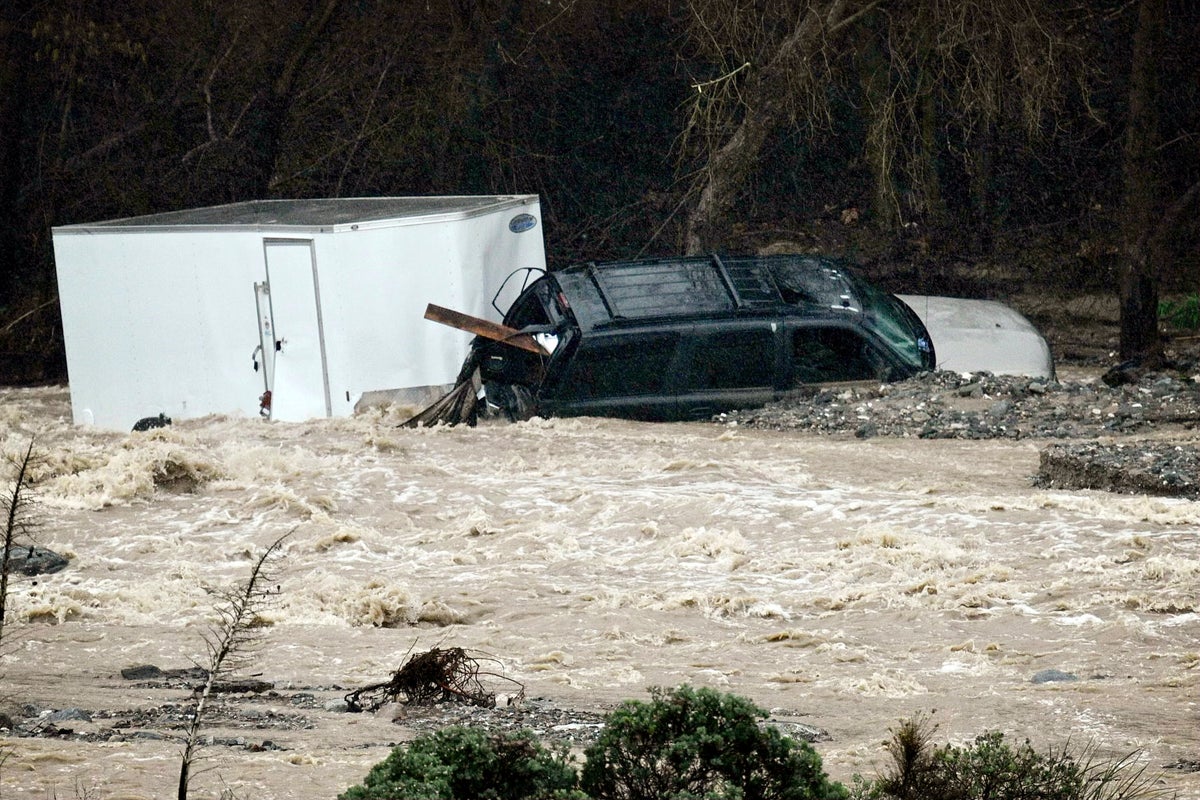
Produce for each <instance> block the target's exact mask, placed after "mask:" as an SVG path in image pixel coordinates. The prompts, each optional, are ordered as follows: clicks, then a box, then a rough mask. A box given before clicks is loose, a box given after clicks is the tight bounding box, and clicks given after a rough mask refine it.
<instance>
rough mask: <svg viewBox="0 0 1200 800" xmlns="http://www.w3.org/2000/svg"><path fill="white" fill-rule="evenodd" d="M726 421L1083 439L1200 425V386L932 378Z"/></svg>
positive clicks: (1167, 379)
mask: <svg viewBox="0 0 1200 800" xmlns="http://www.w3.org/2000/svg"><path fill="white" fill-rule="evenodd" d="M717 421H719V422H725V423H728V424H740V425H750V426H754V427H758V428H771V429H776V430H786V429H800V430H808V431H815V432H819V433H846V432H850V433H854V434H855V435H856V436H858V437H860V438H869V437H871V436H901V437H919V438H922V439H1027V438H1045V439H1079V438H1090V437H1097V436H1110V435H1115V434H1130V433H1145V432H1147V431H1149V430H1153V429H1155V428H1157V427H1162V426H1167V425H1181V426H1183V427H1186V428H1189V429H1190V428H1192V427H1194V426H1195V425H1196V424H1198V423H1200V386H1198V385H1197V383H1196V382H1195V381H1194V380H1192V379H1190V378H1182V377H1177V376H1173V375H1166V374H1152V375H1147V376H1145V377H1143V378H1142V380H1141V381H1139V382H1137V383H1130V384H1125V385H1122V386H1108V385H1106V384H1104V383H1102V382H1100V381H1062V382H1060V381H1050V380H1044V379H1040V378H1025V377H1014V376H1000V375H991V374H989V373H974V374H969V373H968V374H960V373H957V372H927V373H923V374H921V375H918V376H916V377H914V378H911V379H909V380H906V381H901V382H898V383H890V384H881V385H872V386H869V387H845V388H842V387H839V388H821V389H817V390H814V391H813V392H812V393H809V394H804V395H801V396H798V397H794V398H789V399H787V400H785V401H781V402H778V403H772V404H771V405H769V406H766V407H765V408H759V409H749V410H745V411H736V412H732V413H729V414H722V415H720V416H719V417H718V418H717Z"/></svg>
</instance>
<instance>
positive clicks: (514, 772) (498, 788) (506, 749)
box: [339, 727, 579, 800]
mask: <svg viewBox="0 0 1200 800" xmlns="http://www.w3.org/2000/svg"><path fill="white" fill-rule="evenodd" d="M578 781H579V776H578V773H576V771H575V768H574V767H573V766H572V765H571V763H570V758H569V757H568V756H567V754H566V752H565V749H558V750H547V749H546V748H545V747H543V746H542V745H541V744H539V743H538V742H537V741H535V740H534V738H533V734H532V733H530V732H529V731H520V732H518V733H512V734H488V733H485V732H483V731H479V730H475V729H471V728H463V727H451V728H444V729H443V730H440V731H438V732H436V733H433V734H428V735H425V736H421V737H419V738H417V739H414V740H413V741H412V742H410V743H409V744H408V745H407V746H402V747H397V748H395V749H394V750H392V752H391V753H390V754H389V755H388V757H387V758H386V759H384V760H383V761H381V762H379V763H378V764H376V765H375V766H373V767H372V768H371V770H370V772H368V773H367V777H366V779H364V780H363V782H362V784H360V785H358V786H353V787H351V788H350V789H348V790H346V791H345V792H343V793H342V794H341V795H339V800H417V799H418V798H419V800H548V799H549V798H564V799H565V798H573V797H574V798H577V797H578V793H577V792H576V790H575V787H576V785H577V784H578Z"/></svg>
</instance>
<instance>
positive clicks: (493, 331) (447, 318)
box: [425, 303, 546, 356]
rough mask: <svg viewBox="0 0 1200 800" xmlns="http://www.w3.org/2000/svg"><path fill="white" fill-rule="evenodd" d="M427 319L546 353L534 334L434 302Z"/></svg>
mask: <svg viewBox="0 0 1200 800" xmlns="http://www.w3.org/2000/svg"><path fill="white" fill-rule="evenodd" d="M425 319H428V320H433V321H434V322H440V323H442V324H443V325H449V326H450V327H451V328H458V329H459V330H460V331H466V332H467V333H473V334H475V335H476V336H482V337H484V338H485V339H493V340H495V341H497V342H503V343H504V344H511V345H512V346H513V347H518V348H520V349H522V350H528V351H529V352H531V353H537V354H538V355H539V356H544V355H546V351H545V350H543V349H542V346H541V345H539V344H538V343H537V341H536V340H535V339H534V338H533V337H532V336H530V335H529V334H527V333H521V332H520V331H519V330H517V329H516V328H510V327H508V326H507V325H501V324H500V323H498V322H492V321H491V320H487V319H482V318H480V317H473V316H471V315H470V314H464V313H462V312H461V311H454V310H452V309H449V308H443V307H442V306H436V305H434V304H433V303H430V304H429V305H428V306H426V307H425Z"/></svg>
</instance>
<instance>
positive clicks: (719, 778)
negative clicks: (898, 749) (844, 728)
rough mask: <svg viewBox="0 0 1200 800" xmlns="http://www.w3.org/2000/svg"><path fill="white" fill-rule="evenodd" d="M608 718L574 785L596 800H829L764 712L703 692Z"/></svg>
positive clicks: (806, 757) (828, 787)
mask: <svg viewBox="0 0 1200 800" xmlns="http://www.w3.org/2000/svg"><path fill="white" fill-rule="evenodd" d="M651 694H652V697H653V701H652V702H650V703H643V702H640V701H633V700H631V701H626V702H625V703H623V704H621V706H619V707H618V708H617V709H616V710H615V711H613V712H612V713H611V714H609V716H608V718H607V720H606V723H605V727H604V730H603V731H602V732H601V734H600V737H599V739H598V740H597V742H596V743H595V744H594V745H592V746H591V747H589V748H588V749H587V751H586V753H585V755H586V762H585V764H584V767H583V774H582V781H581V787H582V789H583V791H584V793H585V794H587V795H588V796H589V797H594V798H597V800H682V799H683V798H708V799H711V800H726V799H728V800H734V799H735V798H737V799H738V800H836V799H837V798H843V797H845V796H846V789H845V788H844V787H843V786H842V785H841V784H839V783H833V782H830V781H829V780H828V778H827V777H826V775H825V773H824V771H823V769H822V766H821V758H820V756H819V755H817V753H816V751H814V750H813V749H812V747H811V746H810V745H809V744H808V743H807V742H797V741H794V740H792V739H790V738H788V737H786V736H784V735H783V734H781V733H780V732H779V731H778V730H777V729H775V728H771V727H764V726H762V725H761V724H760V720H762V719H764V718H765V717H766V716H767V713H766V712H765V711H764V710H762V709H760V708H758V707H757V706H755V705H754V704H753V703H751V702H750V701H748V700H746V699H744V698H741V697H737V696H735V695H731V694H721V693H719V692H715V691H713V690H711V689H692V688H691V687H689V686H681V687H679V688H677V689H673V690H671V691H664V690H662V689H655V690H652V691H651Z"/></svg>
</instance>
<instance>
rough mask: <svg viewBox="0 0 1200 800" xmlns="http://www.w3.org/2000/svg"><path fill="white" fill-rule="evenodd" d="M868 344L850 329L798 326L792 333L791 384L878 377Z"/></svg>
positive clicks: (798, 384) (860, 379)
mask: <svg viewBox="0 0 1200 800" xmlns="http://www.w3.org/2000/svg"><path fill="white" fill-rule="evenodd" d="M870 347H871V346H870V345H869V344H868V343H867V342H866V341H865V340H864V339H863V337H862V336H861V335H860V334H859V333H858V332H857V331H854V330H851V329H849V328H842V327H833V326H830V327H802V328H796V329H795V331H794V332H793V334H792V385H793V386H800V385H802V384H805V383H825V382H827V381H862V380H873V379H877V378H878V377H879V370H878V369H877V367H876V364H874V363H873V361H875V360H877V359H871V358H870V354H871V351H870Z"/></svg>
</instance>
